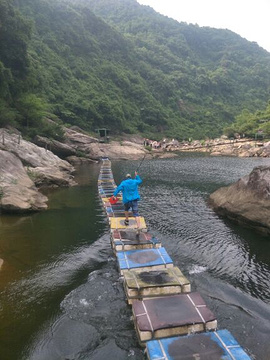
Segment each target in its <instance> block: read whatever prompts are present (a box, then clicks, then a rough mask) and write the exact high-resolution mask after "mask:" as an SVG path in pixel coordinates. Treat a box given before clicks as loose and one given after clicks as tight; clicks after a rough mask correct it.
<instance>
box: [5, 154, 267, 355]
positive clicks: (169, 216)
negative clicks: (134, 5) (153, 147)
mask: <svg viewBox="0 0 270 360" xmlns="http://www.w3.org/2000/svg"><path fill="white" fill-rule="evenodd" d="M137 165H138V161H130V162H124V161H120V162H114V163H113V164H112V169H113V172H114V176H115V180H116V182H117V183H119V181H120V180H121V179H122V178H123V176H124V174H125V173H127V172H129V173H130V172H132V171H134V170H135V169H136V166H137ZM258 165H269V160H268V159H251V158H248V159H240V158H230V157H209V156H205V155H198V154H183V155H180V156H179V157H178V158H176V159H166V160H165V159H164V160H160V159H159V160H152V161H148V160H147V161H144V163H143V164H142V166H141V169H140V174H141V176H142V178H143V184H142V186H141V198H142V200H141V202H140V212H141V215H143V216H144V217H145V219H146V223H147V225H148V228H149V229H150V231H151V232H152V233H153V234H154V235H156V236H157V237H158V238H159V239H160V240H161V241H162V244H163V246H164V247H165V248H166V250H167V252H168V253H169V255H170V256H171V257H172V259H173V261H174V264H175V265H177V266H179V267H180V269H181V270H182V272H183V273H184V274H185V275H186V277H187V278H188V279H189V280H190V282H191V286H192V290H196V291H199V292H200V294H201V295H202V297H203V298H204V300H205V301H206V303H207V305H208V307H209V308H210V309H211V310H212V311H213V312H214V314H215V315H216V316H217V320H218V328H219V329H224V328H227V329H228V330H230V331H231V333H232V334H233V335H234V337H235V338H236V339H237V340H238V341H239V343H240V344H241V345H242V346H243V347H244V348H245V350H246V351H247V352H248V354H249V355H250V356H251V358H252V359H257V360H269V359H270V341H269V340H270V276H269V275H270V239H269V237H268V238H267V237H263V236H261V235H258V234H257V233H255V232H254V231H252V230H250V229H245V228H242V227H240V226H238V225H236V224H233V223H231V222H230V221H227V220H224V219H221V218H220V217H219V216H217V215H216V214H215V213H214V212H213V211H212V210H211V209H210V208H209V207H208V205H207V199H208V196H209V194H210V193H211V192H213V191H214V190H216V189H217V188H219V187H221V186H225V185H228V184H230V183H232V182H234V181H236V180H237V179H239V178H240V177H242V176H244V175H246V174H248V173H250V171H251V170H252V169H253V168H254V167H255V166H258ZM98 173H99V165H89V166H83V167H81V168H80V169H79V170H78V173H77V181H78V182H79V184H80V185H79V186H77V187H73V188H69V189H61V190H57V191H53V192H51V193H50V201H49V206H50V209H49V210H48V211H46V212H43V213H38V214H34V215H31V216H24V217H22V216H1V217H0V258H2V259H3V260H4V262H3V264H2V267H1V270H0V292H1V293H0V295H1V298H0V359H1V360H18V359H19V360H62V359H78V360H86V359H93V360H105V359H116V360H122V359H123V360H124V359H131V360H133V359H136V360H140V359H144V354H143V350H142V349H141V348H140V347H139V346H138V343H137V340H136V334H135V331H134V327H133V320H132V318H131V310H130V307H129V306H128V305H127V304H126V302H125V295H124V292H123V286H122V279H121V278H119V273H118V270H117V264H116V261H115V257H114V255H113V253H112V251H111V248H110V240H109V227H108V223H107V219H106V216H105V213H104V212H103V210H102V207H101V203H100V201H99V197H98V193H97V177H98Z"/></svg>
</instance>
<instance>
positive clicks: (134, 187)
mask: <svg viewBox="0 0 270 360" xmlns="http://www.w3.org/2000/svg"><path fill="white" fill-rule="evenodd" d="M141 183H142V179H141V178H140V177H139V175H137V176H136V177H135V179H126V180H123V181H122V182H121V184H120V185H119V186H118V187H117V188H116V190H115V191H114V193H113V195H114V196H116V195H117V194H118V193H119V192H120V191H122V194H123V203H124V204H126V203H127V202H129V201H132V200H140V195H139V191H138V186H139V185H140V184H141Z"/></svg>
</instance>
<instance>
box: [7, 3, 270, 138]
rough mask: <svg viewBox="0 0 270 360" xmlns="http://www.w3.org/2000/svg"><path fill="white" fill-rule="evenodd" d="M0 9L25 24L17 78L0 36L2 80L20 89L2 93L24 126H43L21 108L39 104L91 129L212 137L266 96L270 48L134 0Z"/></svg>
mask: <svg viewBox="0 0 270 360" xmlns="http://www.w3.org/2000/svg"><path fill="white" fill-rule="evenodd" d="M7 4H8V5H7ZM1 5H5V6H9V8H10V9H11V10H12V11H13V12H14V11H15V13H16V16H19V18H20V19H21V21H22V24H25V25H24V26H21V28H20V31H19V34H17V36H19V37H20V36H22V39H23V40H24V42H23V43H22V45H23V46H24V47H22V48H23V49H24V50H25V52H24V53H23V54H24V57H22V59H25V64H26V65H25V67H24V68H22V69H21V72H22V73H20V74H19V75H18V74H17V75H16V73H15V72H14V71H13V72H12V68H11V64H10V62H9V61H6V62H5V61H4V58H5V52H6V51H7V48H3V47H2V48H1V38H0V48H1V50H2V49H4V51H1V53H0V76H1V77H4V76H5V78H8V74H9V71H11V73H12V76H13V83H14V82H15V83H16V84H18V85H17V88H19V90H18V89H17V91H16V92H15V91H14V92H13V93H12V94H11V96H10V95H9V100H8V101H7V99H8V95H7V87H1V86H0V91H1V92H2V93H3V94H4V93H5V106H6V109H11V110H12V109H13V110H14V111H15V112H17V113H18V112H19V113H20V116H17V118H16V119H17V120H16V121H17V122H18V123H19V124H21V126H22V125H23V124H27V129H28V127H29V128H30V127H31V126H32V127H34V126H36V127H38V126H39V123H38V121H37V120H35V121H34V120H33V119H32V122H31V121H30V120H29V119H26V118H27V116H28V115H29V111H28V112H27V111H25V108H26V106H28V107H29V106H30V105H31V106H32V105H33V104H34V103H35V107H36V110H37V111H38V110H39V109H41V106H39V105H41V104H40V103H39V102H43V103H44V104H46V108H47V112H48V111H49V112H50V113H51V114H55V115H56V116H58V117H59V118H60V119H61V120H62V121H64V122H65V123H69V124H73V125H79V126H80V127H82V128H84V129H87V130H91V131H93V130H94V129H95V128H97V127H103V126H106V127H108V128H110V129H111V131H112V132H113V133H121V132H127V133H130V132H141V133H143V134H145V135H146V136H149V137H150V136H151V137H152V136H163V135H167V136H172V137H178V138H187V137H194V138H203V137H205V136H210V137H214V136H217V135H219V134H221V132H222V129H223V127H224V126H227V125H229V124H230V123H231V122H232V121H233V119H234V116H235V115H236V114H238V113H240V112H241V111H242V110H243V108H247V109H248V110H249V111H255V110H256V109H258V108H263V107H265V104H266V103H267V101H268V99H269V98H270V96H269V90H270V54H269V53H267V52H266V51H264V50H263V49H261V48H260V47H258V45H256V44H254V43H250V42H248V41H246V40H244V39H242V38H241V37H240V36H238V35H236V34H234V33H232V32H231V31H229V30H216V29H211V28H200V27H198V26H195V25H187V24H185V23H178V22H177V21H175V20H172V19H169V18H166V17H164V16H162V15H160V14H158V13H156V12H155V11H154V10H153V9H151V8H149V7H145V6H141V5H139V4H138V3H137V2H136V1H135V0H54V1H53V0H13V1H9V2H8V1H7V0H0V6H1ZM14 16H15V15H14V14H13V15H12V14H9V15H8V17H6V18H5V19H8V18H10V19H12V21H15V20H14V19H16V17H14ZM0 21H1V18H0ZM3 21H4V20H3ZM12 31H13V32H14V34H15V30H14V29H13V30H12V29H10V32H11V33H12ZM17 32H18V31H17ZM30 32H31V34H30ZM15 57H16V56H15ZM18 59H19V54H18ZM20 78H24V79H26V81H24V82H20V81H19V80H20ZM6 83H7V84H10V83H8V81H7V80H6ZM10 86H11V85H10ZM9 93H10V91H9ZM25 94H27V95H29V96H28V99H27V101H26V100H25V98H23V95H24V96H25ZM3 98H4V95H3V96H2V95H1V93H0V109H1V100H2V99H3ZM29 99H30V100H29ZM29 103H30V105H29ZM19 104H21V105H20V106H19ZM8 106H9V108H8ZM37 111H36V113H37ZM22 114H24V115H22ZM21 118H24V121H22V120H21ZM32 118H33V116H32ZM1 121H2V120H1V114H0V123H1ZM2 122H3V121H2ZM29 124H30V125H29ZM39 127H40V126H39ZM22 128H23V127H22ZM39 130H40V129H39Z"/></svg>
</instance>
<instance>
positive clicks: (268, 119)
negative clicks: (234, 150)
mask: <svg viewBox="0 0 270 360" xmlns="http://www.w3.org/2000/svg"><path fill="white" fill-rule="evenodd" d="M225 133H226V135H228V136H229V137H232V136H233V135H234V134H235V133H238V134H240V135H245V136H248V137H255V136H256V134H258V133H262V134H263V136H264V137H268V138H269V137H270V102H269V103H268V106H267V107H266V109H265V110H263V111H256V112H255V113H254V114H252V113H250V112H249V111H248V110H243V111H242V113H241V114H240V115H238V116H237V117H236V121H235V123H233V124H232V125H231V126H230V127H227V128H225Z"/></svg>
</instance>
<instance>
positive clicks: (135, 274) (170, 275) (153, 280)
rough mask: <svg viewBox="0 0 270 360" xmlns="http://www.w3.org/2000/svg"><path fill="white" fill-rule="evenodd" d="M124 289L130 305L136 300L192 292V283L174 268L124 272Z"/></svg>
mask: <svg viewBox="0 0 270 360" xmlns="http://www.w3.org/2000/svg"><path fill="white" fill-rule="evenodd" d="M123 275H124V288H125V293H126V295H127V300H128V303H129V304H132V302H133V300H134V299H143V298H144V299H145V298H150V297H156V296H166V295H167V296H168V295H176V294H180V293H188V292H190V291H191V286H190V282H189V281H188V279H187V278H186V277H185V276H184V275H183V273H182V272H181V270H180V269H179V268H178V267H176V266H174V267H172V268H167V269H161V270H151V269H150V270H149V271H145V270H141V269H139V268H138V269H132V270H124V271H123Z"/></svg>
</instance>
